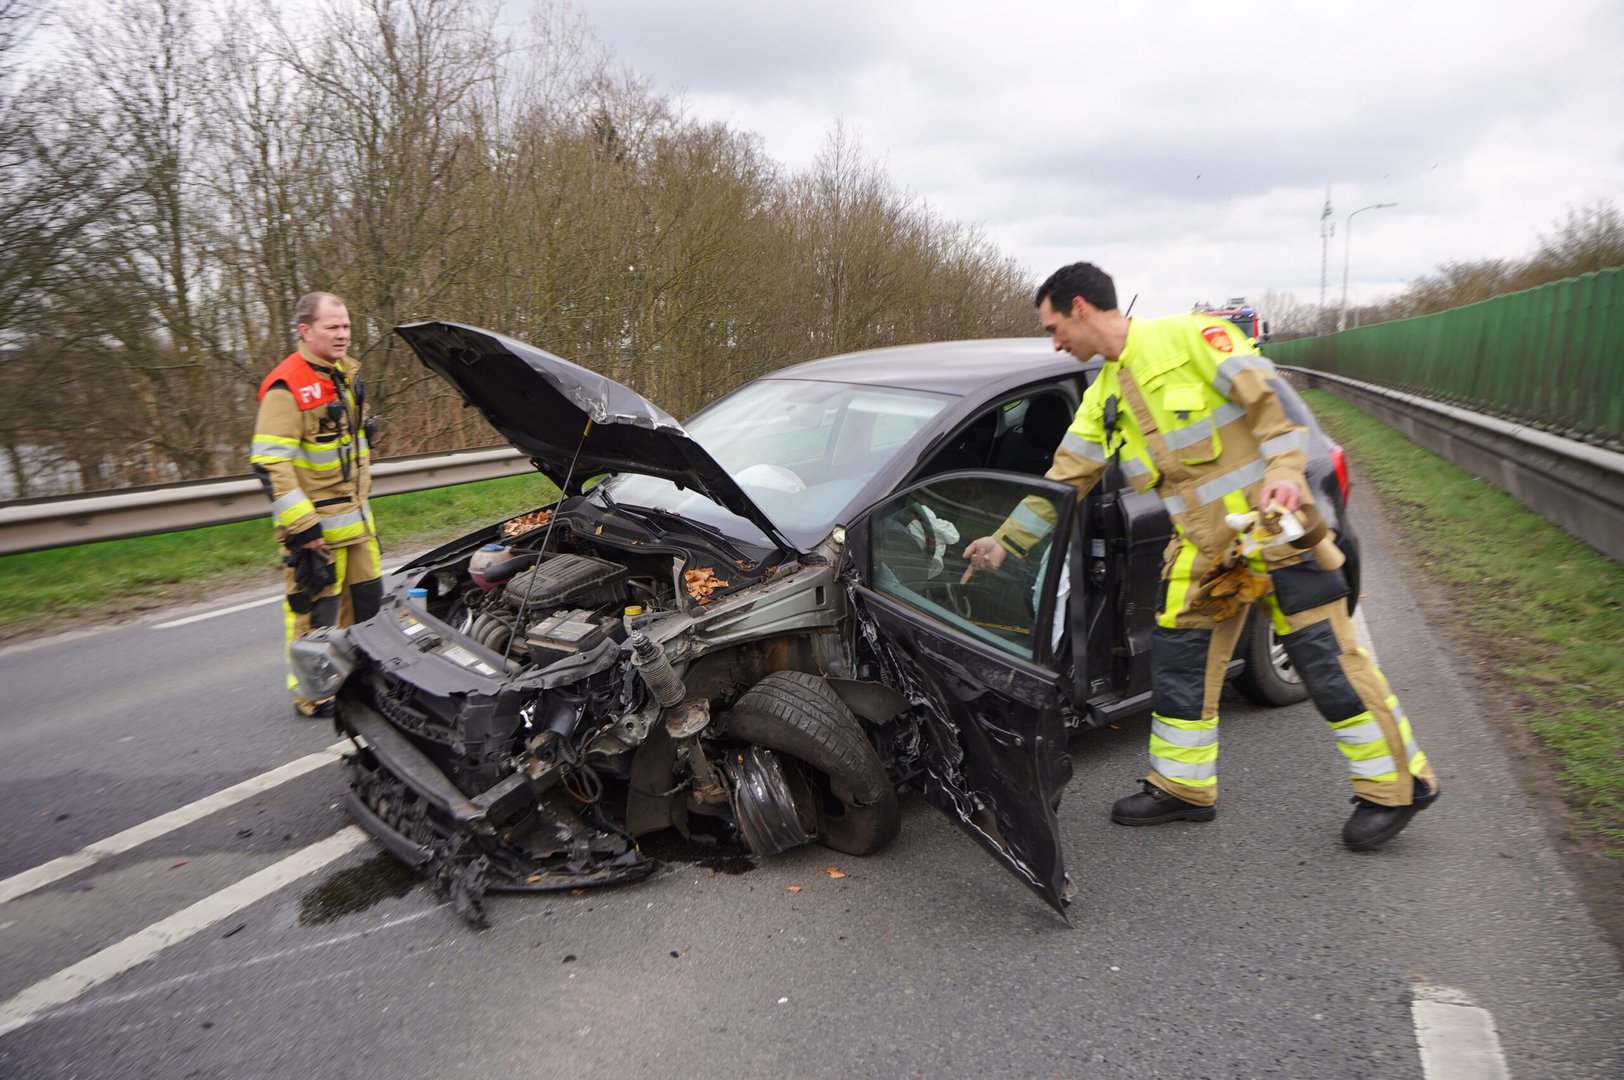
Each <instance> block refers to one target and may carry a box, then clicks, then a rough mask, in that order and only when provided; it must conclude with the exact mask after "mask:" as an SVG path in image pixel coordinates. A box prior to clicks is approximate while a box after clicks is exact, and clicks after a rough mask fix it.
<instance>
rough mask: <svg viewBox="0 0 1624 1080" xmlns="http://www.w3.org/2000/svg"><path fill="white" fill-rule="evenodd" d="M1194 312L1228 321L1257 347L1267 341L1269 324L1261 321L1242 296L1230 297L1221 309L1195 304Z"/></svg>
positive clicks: (1253, 308)
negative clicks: (1254, 342) (1256, 344)
mask: <svg viewBox="0 0 1624 1080" xmlns="http://www.w3.org/2000/svg"><path fill="white" fill-rule="evenodd" d="M1195 310H1196V311H1199V312H1200V313H1201V314H1203V315H1216V316H1217V317H1218V318H1220V319H1228V320H1229V321H1230V322H1232V323H1234V324H1235V325H1236V326H1238V327H1240V328H1241V331H1242V332H1243V333H1244V334H1245V335H1246V336H1247V337H1249V338H1251V339H1252V340H1253V341H1256V342H1257V343H1258V344H1259V345H1261V344H1263V343H1264V342H1266V341H1268V340H1269V324H1268V323H1266V322H1264V321H1263V320H1262V318H1261V317H1260V316H1259V315H1258V313H1257V308H1255V307H1253V306H1252V305H1251V304H1248V303H1247V302H1246V297H1244V296H1233V297H1230V299H1229V300H1228V302H1227V303H1225V304H1224V305H1223V306H1222V307H1214V306H1212V305H1211V304H1203V303H1197V304H1196V305H1195Z"/></svg>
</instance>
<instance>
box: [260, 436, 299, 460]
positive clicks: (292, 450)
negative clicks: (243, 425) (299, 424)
mask: <svg viewBox="0 0 1624 1080" xmlns="http://www.w3.org/2000/svg"><path fill="white" fill-rule="evenodd" d="M298 456H299V448H298V445H297V444H296V443H294V442H292V441H288V442H282V441H281V440H276V441H272V440H271V439H269V438H266V437H265V436H263V435H258V436H255V437H254V444H253V445H252V446H250V447H249V448H248V460H249V461H250V462H253V463H258V464H262V463H265V462H271V461H292V460H293V459H294V458H296V457H298Z"/></svg>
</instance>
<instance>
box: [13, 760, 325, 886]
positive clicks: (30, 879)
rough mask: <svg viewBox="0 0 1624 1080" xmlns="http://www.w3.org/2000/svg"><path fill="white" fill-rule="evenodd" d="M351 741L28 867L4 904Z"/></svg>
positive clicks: (270, 783)
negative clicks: (29, 868)
mask: <svg viewBox="0 0 1624 1080" xmlns="http://www.w3.org/2000/svg"><path fill="white" fill-rule="evenodd" d="M350 745H351V744H350V740H348V739H341V740H340V741H338V742H336V743H334V744H333V745H331V746H329V747H327V748H326V749H325V750H320V751H317V752H316V753H314V754H307V755H305V756H304V757H302V758H299V759H298V760H297V761H290V762H288V763H287V764H286V765H283V766H281V767H280V768H276V769H272V770H271V771H270V772H268V773H261V774H260V775H258V776H254V777H250V778H249V779H247V780H244V781H243V782H242V783H240V784H233V785H232V786H231V787H228V788H225V789H224V790H222V791H217V792H215V793H214V794H213V795H206V796H204V797H203V798H201V799H199V800H197V801H196V802H194V803H190V804H188V805H186V806H182V807H180V808H178V809H175V810H171V811H169V813H167V814H162V815H159V816H158V817H155V818H153V819H151V820H150V821H144V822H142V823H141V824H139V825H132V826H131V827H130V828H128V829H125V830H124V831H123V832H121V833H115V834H114V835H112V836H109V837H108V838H107V839H105V840H98V841H96V842H95V843H93V844H87V845H86V846H84V847H82V848H80V849H79V850H78V851H75V852H73V853H71V854H68V855H63V856H61V857H60V858H56V859H52V860H51V861H50V862H48V863H42V864H40V865H39V866H36V867H34V868H33V869H32V870H24V871H23V872H22V873H20V874H15V875H13V876H12V877H9V878H7V879H5V880H4V881H0V904H4V903H6V902H7V901H10V900H15V899H16V898H17V897H19V896H22V895H24V894H25V893H30V892H33V891H34V890H35V889H38V888H41V887H43V886H45V885H49V884H50V883H51V882H53V881H59V880H61V879H62V878H65V877H67V876H68V875H69V874H73V873H77V872H78V871H80V870H83V869H84V868H85V867H87V866H93V865H95V864H96V863H97V862H99V861H101V860H102V859H105V858H106V857H107V856H109V855H116V854H118V853H119V852H121V851H128V850H130V849H131V848H133V847H136V846H138V845H141V844H144V843H146V842H147V841H148V840H152V839H155V838H157V837H159V836H162V835H164V834H165V833H168V832H173V831H174V830H176V829H179V828H181V827H182V826H185V825H190V824H191V823H192V822H194V821H198V820H200V819H202V818H205V817H207V816H208V815H210V814H212V813H214V812H215V811H217V810H223V809H225V808H226V807H228V806H231V805H233V804H235V803H239V802H242V801H243V800H244V799H248V798H252V797H253V796H255V795H258V794H259V793H260V792H262V791H267V790H269V789H271V788H273V787H276V786H277V785H278V784H282V783H286V782H287V781H289V780H292V779H293V778H294V777H296V776H303V775H304V774H305V773H307V772H310V771H311V770H312V769H319V768H321V767H322V766H323V765H326V764H327V763H329V762H331V761H336V760H337V759H338V758H339V757H340V756H342V755H343V753H344V752H345V751H346V750H348V749H349V748H350Z"/></svg>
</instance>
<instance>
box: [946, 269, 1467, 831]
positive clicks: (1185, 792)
mask: <svg viewBox="0 0 1624 1080" xmlns="http://www.w3.org/2000/svg"><path fill="white" fill-rule="evenodd" d="M1037 304H1038V314H1039V316H1040V317H1041V318H1042V320H1043V328H1044V330H1046V331H1047V332H1048V333H1049V335H1050V336H1051V337H1052V338H1053V340H1054V345H1055V349H1056V350H1061V351H1066V352H1070V353H1071V354H1072V355H1073V356H1076V357H1077V358H1078V359H1080V360H1087V359H1089V358H1090V357H1092V356H1094V355H1095V354H1096V353H1097V354H1099V355H1101V356H1103V357H1104V358H1105V367H1104V369H1103V370H1102V371H1101V373H1100V376H1099V378H1098V379H1096V380H1095V381H1094V383H1093V385H1092V386H1090V387H1089V388H1088V391H1087V393H1085V394H1084V396H1083V402H1082V405H1081V407H1080V408H1079V409H1078V410H1077V415H1076V418H1075V419H1074V420H1073V421H1072V425H1071V428H1070V429H1069V430H1068V431H1067V433H1066V435H1065V437H1064V439H1063V440H1062V441H1061V443H1060V446H1059V448H1058V449H1057V450H1056V452H1055V456H1054V464H1053V466H1052V467H1051V468H1050V469H1049V472H1048V476H1049V478H1050V479H1054V480H1063V481H1066V482H1068V483H1071V484H1073V485H1075V486H1076V487H1077V489H1078V495H1079V498H1080V497H1081V496H1082V495H1083V494H1085V493H1086V492H1087V491H1088V490H1089V489H1090V488H1091V487H1093V486H1094V484H1095V483H1096V482H1097V481H1098V480H1099V479H1100V477H1101V476H1102V475H1104V473H1105V471H1106V468H1107V465H1108V463H1109V462H1110V461H1111V460H1112V459H1113V458H1115V459H1116V460H1117V461H1118V462H1120V464H1121V467H1122V471H1123V473H1124V475H1125V476H1126V478H1127V479H1128V481H1129V482H1130V483H1131V484H1132V485H1133V486H1134V488H1135V490H1137V491H1154V492H1156V494H1157V495H1159V496H1160V497H1161V500H1162V505H1163V506H1164V507H1165V508H1166V510H1167V512H1168V516H1169V517H1170V518H1171V519H1172V522H1173V526H1174V531H1175V535H1174V538H1173V541H1172V543H1171V544H1170V545H1169V547H1168V552H1167V557H1166V562H1165V565H1164V567H1163V570H1162V581H1163V586H1164V590H1165V591H1164V593H1163V600H1162V603H1161V605H1160V610H1159V611H1158V612H1157V615H1156V628H1155V630H1154V632H1153V638H1152V646H1151V648H1152V653H1151V657H1152V667H1153V669H1154V670H1153V675H1152V680H1153V702H1152V720H1151V736H1150V760H1151V771H1150V775H1149V776H1147V777H1146V778H1145V781H1144V786H1143V790H1142V791H1141V792H1139V793H1137V794H1134V795H1129V796H1127V797H1126V798H1123V799H1120V800H1118V801H1117V802H1116V804H1115V805H1114V806H1113V807H1112V811H1111V818H1112V820H1113V821H1116V822H1118V823H1120V824H1123V825H1159V824H1162V823H1163V822H1169V821H1211V820H1212V819H1213V817H1214V816H1215V814H1216V812H1217V811H1216V807H1215V804H1216V802H1217V797H1218V699H1219V695H1220V693H1221V692H1222V690H1223V685H1224V672H1225V669H1226V667H1227V664H1228V661H1229V658H1230V656H1231V655H1232V654H1233V652H1234V648H1235V643H1236V640H1237V638H1238V636H1239V634H1240V632H1241V629H1242V627H1243V626H1244V625H1245V623H1246V618H1245V616H1246V614H1247V610H1248V608H1249V606H1250V604H1251V603H1253V602H1262V603H1263V604H1265V605H1266V607H1267V613H1268V615H1269V617H1270V618H1272V619H1273V620H1274V625H1275V629H1276V631H1277V632H1278V633H1279V634H1280V635H1281V637H1280V642H1281V644H1282V645H1283V646H1284V647H1285V649H1286V652H1287V654H1288V655H1289V656H1290V657H1291V660H1292V663H1293V664H1294V665H1295V666H1296V669H1297V671H1298V672H1299V673H1300V674H1301V675H1302V677H1303V681H1304V682H1305V683H1307V685H1308V687H1309V689H1310V691H1311V692H1312V694H1313V698H1314V702H1315V704H1316V705H1317V706H1318V707H1319V710H1320V712H1321V714H1322V715H1324V717H1325V719H1326V720H1327V721H1328V722H1329V724H1330V726H1331V730H1332V733H1333V734H1334V735H1335V737H1336V740H1337V745H1338V746H1339V748H1340V749H1341V751H1342V755H1343V757H1344V759H1345V760H1346V762H1347V766H1348V772H1349V777H1350V779H1351V780H1352V783H1353V790H1354V804H1355V808H1354V812H1353V815H1352V816H1351V817H1350V818H1349V819H1348V821H1347V823H1346V825H1344V827H1343V830H1342V839H1343V842H1344V843H1346V844H1347V846H1348V847H1350V848H1354V849H1356V850H1360V849H1366V848H1373V847H1376V846H1377V845H1379V844H1382V843H1384V842H1386V841H1387V840H1389V839H1391V838H1392V837H1393V836H1396V835H1397V834H1398V832H1399V831H1400V830H1401V829H1403V828H1404V827H1405V825H1407V824H1409V821H1410V819H1411V818H1412V817H1413V816H1414V815H1415V813H1416V812H1417V811H1418V810H1421V809H1425V808H1426V807H1427V806H1428V805H1429V804H1430V803H1431V802H1432V801H1433V800H1434V799H1436V798H1437V795H1438V785H1437V782H1436V780H1435V778H1434V776H1433V772H1432V767H1431V765H1430V764H1429V763H1428V761H1427V756H1426V755H1425V754H1424V753H1422V752H1421V750H1420V748H1419V747H1418V746H1417V745H1416V742H1415V737H1414V734H1413V733H1412V731H1411V728H1410V721H1409V720H1408V718H1406V717H1405V715H1404V710H1403V709H1402V708H1401V707H1400V705H1399V701H1398V697H1397V696H1396V695H1395V694H1394V693H1393V691H1392V689H1391V687H1389V686H1388V684H1387V681H1386V679H1385V678H1383V676H1382V674H1381V672H1380V671H1379V670H1378V669H1377V667H1376V664H1375V662H1374V661H1373V660H1372V659H1371V657H1370V655H1369V654H1368V653H1367V652H1366V651H1365V650H1364V649H1362V648H1360V647H1359V645H1358V642H1357V640H1356V639H1355V636H1354V631H1353V626H1352V622H1351V620H1350V618H1349V615H1348V604H1347V596H1348V593H1349V588H1348V584H1347V580H1346V578H1345V577H1344V576H1343V574H1342V572H1341V570H1340V565H1341V555H1340V551H1339V550H1338V549H1337V548H1336V547H1335V545H1334V543H1332V542H1331V541H1330V538H1329V536H1327V535H1323V534H1322V535H1319V536H1316V535H1314V531H1313V530H1312V529H1311V531H1310V535H1309V537H1308V538H1307V540H1306V541H1305V542H1304V543H1303V545H1302V546H1293V545H1289V544H1281V545H1274V546H1267V547H1263V548H1262V549H1261V550H1260V551H1256V552H1253V553H1251V554H1250V555H1248V556H1247V557H1244V558H1238V557H1237V555H1236V544H1235V541H1236V537H1237V534H1236V529H1235V527H1234V526H1233V525H1232V524H1231V523H1229V522H1228V521H1226V518H1227V516H1228V515H1231V514H1241V515H1244V514H1249V513H1251V512H1252V511H1254V510H1267V509H1269V508H1270V507H1271V506H1278V507H1279V508H1282V509H1283V510H1284V511H1287V512H1296V511H1302V512H1303V514H1302V516H1303V517H1304V518H1306V519H1307V520H1308V521H1309V522H1310V523H1312V522H1314V521H1315V520H1317V514H1316V512H1315V511H1314V509H1313V506H1312V497H1311V493H1310V491H1309V488H1308V485H1307V483H1306V480H1305V478H1304V468H1305V466H1306V461H1307V453H1306V452H1307V445H1308V444H1307V437H1308V431H1307V429H1306V428H1304V427H1303V426H1301V425H1299V424H1297V423H1295V422H1293V420H1292V419H1291V417H1289V416H1288V415H1287V414H1286V412H1285V410H1284V408H1283V407H1282V405H1281V401H1280V397H1279V396H1278V395H1277V394H1276V393H1275V391H1274V389H1273V388H1272V384H1273V382H1274V381H1275V380H1276V379H1277V378H1278V375H1277V374H1276V373H1275V371H1274V367H1273V365H1271V364H1270V363H1269V361H1268V360H1266V359H1264V358H1263V357H1262V356H1260V355H1258V352H1257V348H1256V346H1255V345H1253V344H1252V343H1251V342H1250V341H1249V340H1248V339H1247V338H1246V337H1244V336H1243V335H1242V334H1240V333H1239V332H1238V331H1237V330H1236V329H1235V328H1234V327H1233V326H1231V325H1230V324H1228V323H1226V322H1224V321H1223V320H1220V319H1215V318H1212V317H1209V316H1203V315H1195V314H1190V315H1178V316H1173V317H1170V318H1165V319H1155V320H1148V321H1147V320H1143V319H1132V320H1130V319H1128V318H1127V317H1126V316H1124V315H1123V314H1122V313H1121V312H1119V311H1117V309H1116V287H1115V285H1114V283H1113V282H1112V281H1111V278H1110V277H1109V276H1108V275H1106V274H1105V273H1104V272H1103V271H1101V270H1100V269H1099V268H1098V267H1095V266H1093V265H1092V264H1090V263H1074V264H1072V265H1071V266H1066V267H1062V268H1061V269H1060V270H1057V271H1056V272H1055V273H1054V274H1053V275H1052V276H1051V277H1050V278H1049V280H1048V281H1046V282H1045V283H1044V284H1043V286H1042V288H1040V289H1039V291H1038V301H1037ZM1052 515H1053V510H1052V509H1051V504H1049V503H1048V502H1047V501H1045V500H1042V499H1034V500H1030V501H1028V502H1025V503H1022V504H1021V505H1020V506H1019V507H1017V508H1016V509H1015V511H1014V512H1013V513H1012V514H1011V515H1010V516H1009V518H1008V519H1007V520H1006V521H1005V522H1004V524H1003V525H1002V526H1000V528H999V529H998V530H997V531H996V532H995V533H994V534H993V535H992V536H987V537H982V538H980V539H978V540H975V541H973V542H971V544H970V545H969V546H968V547H967V548H966V549H965V552H964V555H965V558H966V559H968V560H969V563H970V567H969V569H968V570H967V571H966V573H965V580H966V581H968V580H969V578H970V577H971V575H973V574H975V573H976V572H978V571H980V570H989V569H990V570H996V569H997V568H998V567H999V566H1001V565H1002V564H1003V561H1004V559H1005V558H1006V557H1007V556H1009V555H1015V556H1017V557H1024V556H1025V555H1026V553H1027V551H1028V550H1029V549H1030V548H1031V547H1032V546H1033V545H1034V544H1036V543H1038V542H1039V541H1040V540H1041V539H1042V538H1043V537H1044V535H1046V534H1047V532H1048V531H1049V530H1050V529H1052V528H1053V526H1054V522H1053V520H1052ZM1321 527H1322V528H1323V526H1321ZM1316 541H1317V543H1316Z"/></svg>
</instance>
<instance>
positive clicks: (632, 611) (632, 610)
mask: <svg viewBox="0 0 1624 1080" xmlns="http://www.w3.org/2000/svg"><path fill="white" fill-rule="evenodd" d="M626 614H628V615H641V614H643V609H642V607H641V606H640V605H638V604H633V605H631V606H630V607H628V608H627V609H626Z"/></svg>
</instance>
